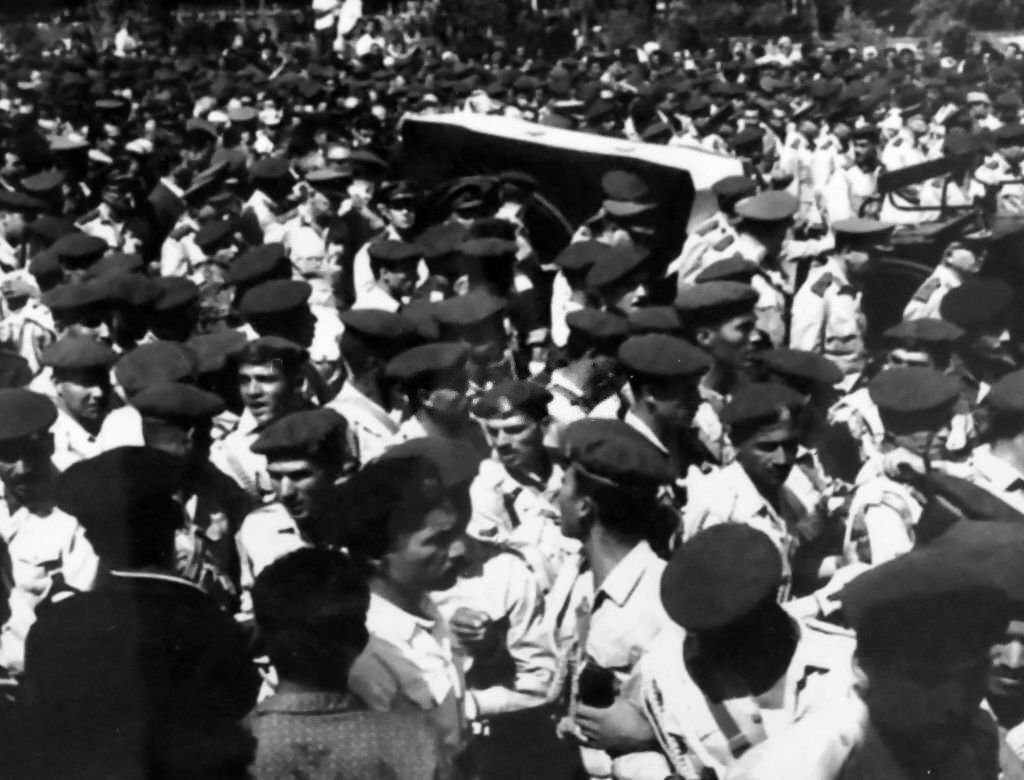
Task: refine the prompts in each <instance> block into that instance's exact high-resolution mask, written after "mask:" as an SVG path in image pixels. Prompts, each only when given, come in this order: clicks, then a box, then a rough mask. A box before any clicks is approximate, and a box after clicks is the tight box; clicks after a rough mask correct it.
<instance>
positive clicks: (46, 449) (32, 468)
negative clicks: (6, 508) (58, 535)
mask: <svg viewBox="0 0 1024 780" xmlns="http://www.w3.org/2000/svg"><path fill="white" fill-rule="evenodd" d="M52 455H53V437H52V436H51V435H50V434H49V433H46V434H41V435H38V436H29V437H26V438H24V439H18V440H15V441H8V442H2V443H0V482H3V485H4V489H5V491H6V492H7V494H8V495H9V496H10V497H11V498H14V499H16V500H17V501H20V502H21V503H25V504H30V503H33V502H36V501H39V500H41V499H44V498H46V491H47V490H48V489H49V476H50V458H51V456H52Z"/></svg>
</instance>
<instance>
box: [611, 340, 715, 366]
mask: <svg viewBox="0 0 1024 780" xmlns="http://www.w3.org/2000/svg"><path fill="white" fill-rule="evenodd" d="M619 360H620V361H622V364H623V365H624V366H625V367H626V368H628V369H629V370H630V371H631V372H635V373H637V374H644V375H647V376H658V377H698V376H700V375H702V374H703V373H704V372H705V371H707V370H708V369H709V368H710V367H711V358H709V357H708V355H707V353H706V352H704V350H702V349H698V348H697V347H695V346H693V345H692V344H690V343H689V342H688V341H685V340H684V339H681V338H677V337H675V336H668V335H665V334H662V333H650V334H648V335H646V336H631V337H630V338H628V339H626V340H625V341H624V342H622V345H621V346H620V347H619Z"/></svg>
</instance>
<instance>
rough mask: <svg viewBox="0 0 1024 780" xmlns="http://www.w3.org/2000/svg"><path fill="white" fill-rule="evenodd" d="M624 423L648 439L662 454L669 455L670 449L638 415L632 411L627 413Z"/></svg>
mask: <svg viewBox="0 0 1024 780" xmlns="http://www.w3.org/2000/svg"><path fill="white" fill-rule="evenodd" d="M623 422H624V423H626V424H627V425H628V426H629V427H630V428H632V429H633V430H634V431H636V432H637V433H639V434H640V435H641V436H643V437H644V438H645V439H647V441H649V442H650V443H651V444H653V445H654V446H655V447H657V448H658V449H659V450H660V451H661V452H662V453H664V454H665V455H668V454H669V452H668V448H667V447H666V446H665V445H664V444H662V443H661V439H659V438H658V434H656V433H655V432H654V431H652V430H651V428H650V426H648V425H647V423H645V422H644V421H643V420H641V419H640V418H639V417H638V416H637V415H636V414H634V413H633V412H631V411H629V412H626V416H625V417H624V418H623Z"/></svg>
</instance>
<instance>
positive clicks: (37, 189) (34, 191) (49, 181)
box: [21, 171, 64, 198]
mask: <svg viewBox="0 0 1024 780" xmlns="http://www.w3.org/2000/svg"><path fill="white" fill-rule="evenodd" d="M62 184H64V174H63V173H61V172H60V171H42V172H40V173H36V174H33V175H32V176H26V177H25V178H24V179H22V180H21V188H22V189H23V190H25V192H27V193H29V194H30V195H37V196H39V197H41V198H47V197H49V196H50V195H53V194H55V193H56V191H57V190H58V189H59V188H60V186H61V185H62Z"/></svg>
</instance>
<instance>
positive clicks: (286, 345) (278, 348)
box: [237, 336, 308, 362]
mask: <svg viewBox="0 0 1024 780" xmlns="http://www.w3.org/2000/svg"><path fill="white" fill-rule="evenodd" d="M253 352H255V353H263V354H269V355H271V356H272V357H273V358H275V359H279V360H294V361H297V362H301V361H304V360H305V359H306V358H307V356H308V355H307V352H306V350H305V349H303V348H302V346H300V345H299V344H296V343H295V342H294V341H291V340H289V339H286V338H282V337H281V336H260V337H259V338H258V339H253V340H252V341H249V342H247V343H246V344H245V346H244V347H243V348H242V349H240V350H239V351H238V353H237V354H238V356H239V357H240V358H241V359H243V360H244V359H245V356H246V354H248V353H253Z"/></svg>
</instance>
